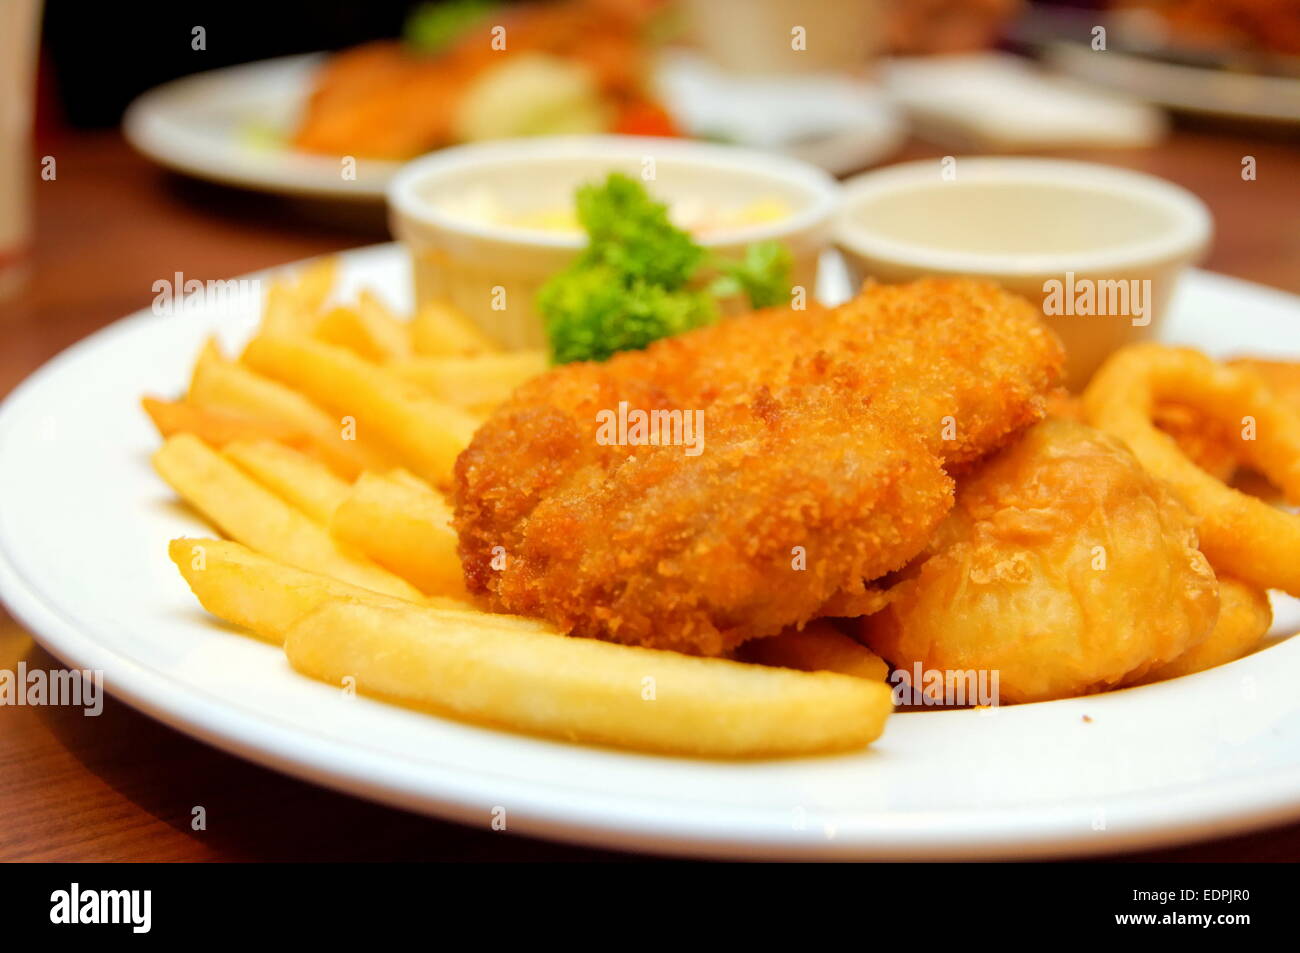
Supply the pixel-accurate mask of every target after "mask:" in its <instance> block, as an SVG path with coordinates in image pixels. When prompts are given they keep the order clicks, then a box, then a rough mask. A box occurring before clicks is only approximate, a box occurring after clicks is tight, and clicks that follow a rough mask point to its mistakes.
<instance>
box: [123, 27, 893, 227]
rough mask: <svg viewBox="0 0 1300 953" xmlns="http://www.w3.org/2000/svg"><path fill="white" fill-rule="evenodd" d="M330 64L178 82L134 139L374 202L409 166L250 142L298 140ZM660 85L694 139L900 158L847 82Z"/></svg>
mask: <svg viewBox="0 0 1300 953" xmlns="http://www.w3.org/2000/svg"><path fill="white" fill-rule="evenodd" d="M322 61H323V56H322V55H321V54H310V55H306V56H289V57H283V58H280V59H273V60H263V61H260V62H256V63H246V64H243V65H241V66H230V67H226V68H224V69H217V70H211V71H209V72H205V73H197V74H195V75H193V76H186V77H183V78H181V79H178V80H173V81H172V82H170V83H166V84H164V85H162V86H159V87H157V88H156V89H152V90H150V91H149V92H147V93H145V94H143V95H142V96H140V97H139V98H138V99H137V100H136V101H135V102H133V103H132V104H131V106H130V107H129V108H128V109H127V111H126V115H125V116H124V117H123V120H122V128H123V132H124V133H125V134H126V137H127V139H128V140H129V141H130V143H131V144H132V145H133V146H135V148H137V149H138V150H140V151H141V152H143V153H144V154H145V155H147V156H149V157H150V158H152V159H154V160H155V161H157V162H159V163H161V164H162V165H165V166H167V167H168V168H171V169H175V170H177V171H179V172H184V173H186V174H188V175H192V176H196V177H198V178H201V179H210V180H212V181H216V182H221V183H223V184H226V185H236V186H241V187H244V188H250V189H259V190H262V191H267V192H277V193H282V194H288V195H296V196H310V197H318V198H331V199H345V200H352V201H363V202H375V201H379V200H382V199H383V197H384V188H385V186H386V185H387V184H388V180H389V179H390V178H391V177H392V175H393V173H395V172H396V171H397V169H398V168H399V167H400V166H401V164H402V163H400V162H394V161H387V160H381V159H358V160H357V161H356V178H355V179H345V178H344V177H343V174H342V173H343V165H342V161H341V159H342V157H336V156H319V155H312V154H310V153H304V152H299V151H296V150H294V149H292V148H290V147H288V146H275V145H268V144H259V143H258V142H256V141H255V137H254V136H252V135H250V133H249V130H250V129H254V128H258V129H273V130H278V131H280V132H285V131H287V130H290V129H292V128H293V125H294V123H295V122H296V121H297V116H298V114H299V112H300V110H301V109H302V106H303V104H304V102H305V101H306V98H307V95H308V92H309V90H310V88H311V77H312V74H313V72H314V71H315V70H316V69H317V68H319V66H320V64H321V62H322ZM655 82H656V84H657V86H658V87H659V89H660V94H661V96H662V97H663V98H664V102H665V104H666V105H667V106H668V109H669V111H670V112H672V113H673V114H674V115H675V116H677V117H678V119H679V121H680V122H681V123H682V125H683V128H685V129H686V131H687V132H688V133H691V134H694V135H714V134H717V133H724V134H726V135H727V136H728V137H729V138H731V139H733V140H735V141H736V142H737V144H738V145H747V146H755V147H759V148H768V149H774V150H776V151H778V152H784V153H787V154H789V155H792V156H794V157H796V158H800V159H804V160H805V161H808V162H812V163H814V164H817V165H820V166H822V167H823V168H825V169H827V171H829V172H833V173H845V172H852V171H856V170H858V169H862V168H865V167H866V166H868V165H870V164H872V163H873V162H876V161H878V160H879V159H881V158H883V157H884V156H885V155H886V154H888V153H889V152H891V151H893V150H894V149H895V148H897V147H898V145H899V144H900V142H901V141H902V137H903V126H902V123H901V121H900V119H899V116H898V112H897V111H896V110H895V109H894V108H893V107H892V106H890V105H889V104H888V103H886V102H885V100H884V99H883V98H882V97H881V95H880V94H879V93H878V92H875V91H874V90H873V89H872V88H871V87H870V86H867V85H865V84H861V83H858V82H856V81H854V80H852V79H849V78H844V77H814V78H808V77H800V78H796V79H794V80H791V81H790V82H783V83H779V84H773V83H772V82H770V81H768V82H767V83H766V84H764V82H761V81H753V80H740V79H734V80H729V79H727V78H725V77H724V76H722V75H721V74H719V73H717V72H716V71H714V70H711V69H709V68H708V67H707V66H706V65H704V64H702V63H701V62H700V61H699V60H698V58H696V57H693V56H691V55H689V54H680V53H674V54H672V55H667V56H665V57H663V58H662V60H661V61H660V62H659V64H658V66H657V69H656V77H655Z"/></svg>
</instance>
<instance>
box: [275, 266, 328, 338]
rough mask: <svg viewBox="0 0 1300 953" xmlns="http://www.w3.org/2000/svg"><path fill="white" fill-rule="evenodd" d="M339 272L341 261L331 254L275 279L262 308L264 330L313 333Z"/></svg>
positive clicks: (302, 333) (301, 333)
mask: <svg viewBox="0 0 1300 953" xmlns="http://www.w3.org/2000/svg"><path fill="white" fill-rule="evenodd" d="M337 272H338V261H337V260H336V259H335V258H334V257H333V256H329V257H327V258H320V259H318V260H316V261H314V262H312V263H311V264H310V265H308V266H307V267H306V268H304V269H303V270H302V271H301V272H299V273H297V274H295V275H293V276H290V277H288V278H283V279H277V280H275V281H272V282H271V285H270V287H269V288H268V289H267V291H266V303H265V305H264V306H263V308H262V332H263V333H265V334H281V335H286V336H297V335H301V336H307V335H310V334H312V333H313V332H314V331H315V329H316V325H317V323H318V322H319V321H320V317H321V312H322V311H323V310H324V307H325V299H326V298H327V297H329V293H330V289H331V288H333V287H334V278H335V275H336V273H337Z"/></svg>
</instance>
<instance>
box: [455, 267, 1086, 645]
mask: <svg viewBox="0 0 1300 953" xmlns="http://www.w3.org/2000/svg"><path fill="white" fill-rule="evenodd" d="M1062 365H1063V352H1062V349H1061V346H1060V343H1059V342H1058V341H1057V340H1056V338H1055V337H1054V336H1053V335H1052V333H1051V332H1050V331H1049V330H1048V329H1047V328H1046V326H1045V325H1044V324H1043V323H1042V322H1041V321H1040V320H1039V317H1038V314H1037V312H1036V311H1035V309H1034V308H1033V307H1031V306H1030V305H1029V304H1028V303H1027V302H1026V301H1025V300H1023V299H1022V298H1019V297H1016V296H1014V295H1011V294H1009V293H1007V292H1005V291H1003V290H1001V289H1000V288H999V287H997V286H996V285H994V284H991V283H986V282H977V281H970V280H962V279H927V280H922V281H917V282H914V283H912V284H908V285H898V286H879V285H878V286H869V287H868V288H866V289H865V290H864V291H863V292H862V294H860V295H859V296H858V297H857V298H856V299H854V300H853V301H850V302H848V303H847V304H845V305H843V306H841V307H838V308H834V309H829V310H810V311H791V310H773V311H767V312H760V313H756V314H753V315H746V316H741V317H737V318H732V319H728V320H725V321H722V322H720V323H718V324H716V325H713V326H710V327H707V328H702V329H699V330H696V331H691V332H688V333H686V334H683V335H680V336H678V337H675V338H670V339H666V340H662V341H658V342H656V343H655V344H652V345H651V346H650V347H649V348H647V349H646V350H644V351H637V352H625V353H622V354H619V355H616V356H615V357H613V358H612V359H610V360H609V361H607V362H605V363H603V364H594V363H583V364H570V365H566V366H563V367H559V368H557V369H555V370H552V371H550V372H549V373H547V374H544V375H542V376H541V377H539V378H536V379H535V380H533V381H530V382H529V383H527V384H525V385H524V386H523V387H521V388H520V389H519V390H518V391H516V393H515V394H514V396H513V397H511V399H510V400H509V401H507V402H506V403H505V404H503V405H502V406H501V407H499V408H498V409H497V410H496V412H495V413H494V414H493V415H492V416H491V417H490V418H489V419H488V420H487V421H486V422H485V423H484V425H483V426H482V427H481V428H480V429H479V430H478V432H477V433H476V434H475V436H474V439H473V441H472V442H471V444H470V446H469V447H468V448H467V449H466V450H465V451H464V453H462V454H461V456H460V458H459V459H458V460H457V463H456V479H455V486H454V493H453V496H454V503H455V509H456V517H455V525H456V529H457V531H458V533H459V537H460V555H461V559H462V562H463V564H464V567H465V578H466V583H467V585H468V587H469V589H470V591H471V592H474V593H478V594H484V595H486V596H487V598H488V599H489V601H490V602H491V604H492V605H493V607H494V608H496V609H498V610H500V611H506V612H513V613H519V614H524V615H532V616H539V617H541V618H544V619H547V620H548V621H550V622H552V623H553V624H555V625H557V626H559V627H561V628H563V629H564V630H566V631H568V632H570V633H572V634H575V635H582V636H594V637H598V638H604V639H609V640H613V641H618V642H625V643H632V644H637V645H646V646H651V647H656V648H668V649H675V650H678V651H682V652H688V653H692V654H701V655H722V654H726V653H727V652H729V651H730V650H731V649H733V648H734V647H735V646H737V645H739V644H740V643H741V642H744V641H746V640H747V639H751V638H756V637H760V636H765V635H772V634H775V633H776V632H779V631H780V630H781V629H782V628H785V627H786V626H790V625H796V626H798V625H802V624H803V623H805V622H807V621H808V620H809V619H812V618H816V617H818V616H819V615H823V614H825V612H823V611H822V609H823V607H824V606H826V604H827V603H828V602H832V601H833V602H834V603H835V604H837V605H839V606H844V605H851V604H852V603H853V601H854V600H855V599H856V598H861V597H864V596H865V595H866V594H867V589H866V586H865V583H866V582H868V581H870V580H873V579H877V578H879V577H880V576H883V575H885V574H886V573H889V572H891V571H893V570H896V569H899V568H900V567H902V566H904V565H905V564H906V563H907V562H908V561H909V560H910V559H911V558H912V557H914V556H915V555H917V554H918V553H919V552H920V551H921V550H922V549H923V548H924V547H925V545H926V544H927V542H928V541H929V538H930V534H931V532H932V531H933V530H934V528H935V527H936V526H937V525H938V523H939V522H940V521H941V520H942V519H943V517H944V515H945V514H946V513H947V512H948V510H949V509H950V508H951V506H952V502H953V481H952V478H951V477H950V476H949V474H948V472H947V471H948V469H951V468H954V467H960V466H963V465H965V464H968V463H971V462H973V461H974V460H976V459H978V458H980V457H981V456H983V455H984V454H986V453H989V452H991V451H993V450H996V449H997V448H999V447H1000V446H1002V445H1003V444H1004V443H1005V442H1007V441H1008V440H1009V439H1010V438H1011V437H1012V436H1013V435H1015V434H1016V433H1018V432H1019V431H1020V430H1022V429H1023V428H1025V427H1026V426H1028V425H1030V424H1032V423H1034V422H1035V421H1037V420H1038V419H1040V418H1041V417H1042V416H1043V413H1044V406H1045V398H1046V395H1047V394H1048V393H1049V392H1050V391H1051V390H1052V388H1053V387H1054V386H1055V385H1056V384H1057V382H1058V381H1059V379H1060V375H1061V369H1062ZM620 407H622V408H623V409H627V408H632V409H635V410H641V411H646V412H650V411H656V410H658V411H666V412H673V411H678V412H681V413H682V415H683V419H685V415H687V414H691V415H695V416H696V417H698V418H699V419H700V420H701V422H702V425H703V427H702V430H701V436H702V437H703V441H702V443H701V446H700V447H699V452H698V454H688V453H687V452H686V451H687V450H688V449H691V448H689V447H684V446H680V445H674V443H672V442H671V441H670V440H663V441H661V442H659V443H657V444H644V443H637V441H634V440H632V439H631V436H632V430H631V428H628V431H627V437H628V439H626V440H625V441H624V442H622V443H619V442H613V441H608V440H606V441H601V440H600V439H598V436H599V427H600V424H599V421H600V419H601V417H600V416H599V415H601V414H602V413H606V414H608V413H609V412H611V411H613V410H615V409H616V408H620ZM697 411H698V412H699V413H698V414H696V412H697ZM620 433H621V432H620Z"/></svg>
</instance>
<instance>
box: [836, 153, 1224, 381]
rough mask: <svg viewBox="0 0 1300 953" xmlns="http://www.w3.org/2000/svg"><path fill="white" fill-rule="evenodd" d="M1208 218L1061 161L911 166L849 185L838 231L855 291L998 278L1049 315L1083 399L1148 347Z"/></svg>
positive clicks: (1199, 206)
mask: <svg viewBox="0 0 1300 953" xmlns="http://www.w3.org/2000/svg"><path fill="white" fill-rule="evenodd" d="M1211 231H1212V228H1211V219H1210V213H1209V210H1208V209H1207V208H1206V207H1205V205H1204V203H1203V202H1201V200H1200V199H1198V198H1197V197H1196V196H1194V195H1192V194H1191V193H1190V192H1188V191H1186V190H1185V189H1182V188H1180V187H1178V186H1176V185H1173V184H1171V183H1169V182H1166V181H1164V180H1162V179H1157V178H1154V177H1153V176H1149V175H1143V174H1141V173H1137V172H1129V171H1126V170H1123V169H1116V168H1112V167H1110V166H1103V165H1094V164H1091V163H1086V162H1070V161H1064V160H1057V159H1032V158H969V159H968V158H956V159H952V158H949V159H946V160H945V159H933V160H923V161H919V162H909V163H904V164H902V165H896V166H890V167H888V168H885V169H880V170H877V171H874V172H868V173H865V174H863V175H860V176H858V177H856V178H854V179H851V180H850V181H849V182H847V183H846V184H845V194H844V202H843V206H842V208H841V211H840V213H839V216H838V219H837V222H836V227H835V241H836V244H837V245H838V246H839V248H840V250H841V251H842V252H843V254H844V257H845V259H846V261H847V263H848V266H849V273H850V275H851V276H852V278H853V279H854V282H855V284H856V283H859V282H861V281H863V280H865V279H867V278H874V279H877V280H879V281H884V282H897V281H908V280H911V279H913V278H917V277H920V276H922V275H934V274H943V275H973V276H979V277H985V278H991V279H993V280H996V281H998V282H1000V283H1001V284H1002V285H1004V286H1005V287H1007V288H1009V289H1011V290H1012V291H1015V292H1018V293H1019V294H1022V295H1024V296H1025V297H1026V298H1028V299H1029V300H1030V301H1033V302H1035V303H1036V304H1040V305H1041V306H1042V308H1043V312H1044V317H1045V318H1046V320H1047V321H1048V323H1049V324H1050V325H1051V326H1052V327H1053V328H1054V329H1055V330H1056V332H1057V333H1058V334H1059V335H1060V336H1061V339H1062V340H1063V341H1064V342H1065V346H1066V348H1067V350H1068V352H1069V379H1068V383H1069V384H1070V385H1071V386H1072V387H1078V386H1080V385H1082V384H1083V383H1084V382H1085V381H1086V380H1087V379H1088V377H1089V376H1090V375H1091V374H1092V372H1093V371H1094V370H1096V368H1097V366H1098V365H1099V364H1100V363H1101V362H1102V361H1103V360H1104V359H1105V357H1106V355H1107V354H1109V353H1110V352H1111V351H1113V350H1114V349H1115V348H1117V347H1119V346H1121V345H1123V344H1127V343H1129V342H1130V341H1134V340H1140V339H1141V338H1144V337H1148V336H1150V335H1151V333H1152V332H1153V331H1154V330H1155V329H1156V327H1157V326H1158V325H1159V323H1160V319H1161V318H1162V316H1163V314H1164V312H1165V310H1166V307H1167V305H1168V303H1169V299H1170V297H1171V295H1172V293H1173V289H1174V285H1175V283H1176V282H1177V279H1178V276H1179V274H1180V273H1181V272H1182V270H1183V269H1184V268H1185V267H1186V266H1187V265H1188V264H1189V263H1191V262H1193V261H1195V260H1197V259H1198V258H1199V257H1200V256H1201V255H1202V254H1203V253H1204V251H1205V250H1206V248H1207V247H1208V245H1209V241H1210V234H1211Z"/></svg>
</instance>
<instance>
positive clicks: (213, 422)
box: [140, 397, 308, 447]
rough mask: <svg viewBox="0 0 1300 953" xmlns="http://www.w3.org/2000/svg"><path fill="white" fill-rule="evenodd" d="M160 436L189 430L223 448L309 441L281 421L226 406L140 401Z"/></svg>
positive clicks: (176, 401)
mask: <svg viewBox="0 0 1300 953" xmlns="http://www.w3.org/2000/svg"><path fill="white" fill-rule="evenodd" d="M140 404H141V406H143V407H144V409H145V413H147V414H148V415H149V419H151V420H152V421H153V424H154V426H155V427H157V428H158V433H159V434H161V435H162V437H163V439H166V438H167V437H170V436H172V435H173V434H178V433H192V434H194V435H195V436H196V437H198V438H199V439H200V440H202V441H203V442H204V443H208V444H211V445H212V446H214V447H224V446H225V445H226V444H228V443H230V442H232V441H235V440H276V441H279V442H281V443H284V444H287V445H290V446H302V445H304V444H306V443H307V442H308V440H307V436H306V434H304V433H303V432H302V431H301V430H297V429H296V428H294V427H292V426H290V425H289V424H286V423H284V422H283V421H279V420H274V419H268V418H265V417H255V416H253V415H252V414H248V413H244V412H243V411H239V410H232V409H230V408H227V407H201V406H199V405H197V404H191V403H188V402H187V401H181V400H160V399H158V398H157V397H144V398H142V399H141V400H140Z"/></svg>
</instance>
